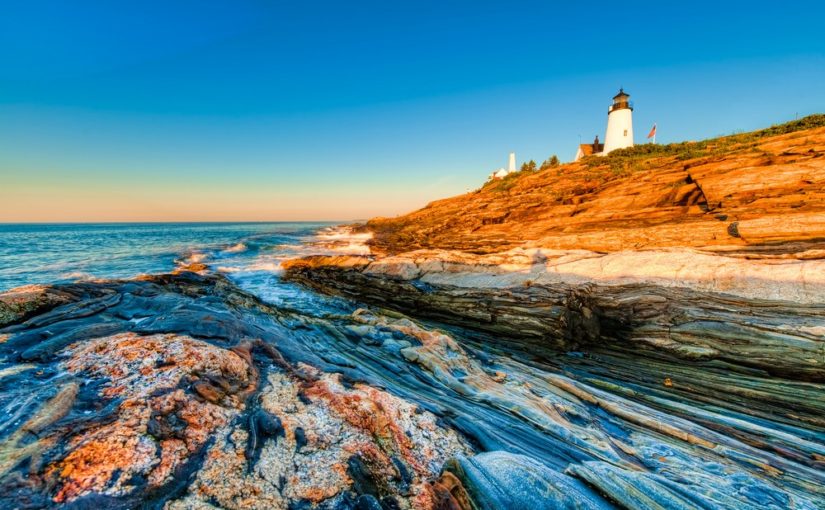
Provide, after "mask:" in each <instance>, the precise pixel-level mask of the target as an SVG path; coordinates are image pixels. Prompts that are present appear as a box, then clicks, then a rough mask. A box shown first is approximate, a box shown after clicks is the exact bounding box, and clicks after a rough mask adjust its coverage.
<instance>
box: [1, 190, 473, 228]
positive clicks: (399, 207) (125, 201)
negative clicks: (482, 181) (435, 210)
mask: <svg viewBox="0 0 825 510" xmlns="http://www.w3.org/2000/svg"><path fill="white" fill-rule="evenodd" d="M7 184H8V183H7ZM453 188H456V186H455V184H454V183H453V186H444V187H438V188H434V187H432V186H421V187H418V188H417V187H404V186H401V187H399V188H397V189H385V188H382V189H376V188H373V187H369V186H365V187H363V188H361V189H357V188H351V189H329V188H323V187H319V189H314V190H306V189H303V190H300V191H296V190H287V189H281V190H279V189H274V188H271V187H270V186H268V185H262V186H261V187H260V188H258V189H249V188H238V189H223V190H221V189H214V187H212V186H209V187H205V186H198V185H192V186H185V185H184V186H181V185H171V186H165V187H159V188H158V187H146V186H113V185H111V184H110V183H101V185H100V186H99V187H94V188H91V187H89V186H82V185H79V184H78V185H74V186H72V185H71V184H68V183H54V184H38V185H37V186H34V185H31V184H25V183H11V185H3V186H0V204H2V206H1V207H0V223H63V222H70V223H71V222H76V223H82V222H101V221H105V222H163V221H169V222H186V221H301V220H304V221H323V220H329V221H346V220H356V219H368V218H371V217H374V216H395V215H398V214H403V213H405V212H409V211H413V210H415V209H419V208H421V207H424V206H425V205H426V204H427V203H428V202H430V201H432V200H435V199H438V198H444V197H447V196H450V195H455V194H458V193H461V192H462V191H464V190H461V189H453ZM205 204H208V205H205Z"/></svg>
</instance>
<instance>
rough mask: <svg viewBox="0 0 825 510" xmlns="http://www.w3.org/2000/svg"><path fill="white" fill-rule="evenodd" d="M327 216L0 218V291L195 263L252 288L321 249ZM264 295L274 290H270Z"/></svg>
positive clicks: (327, 233)
mask: <svg viewBox="0 0 825 510" xmlns="http://www.w3.org/2000/svg"><path fill="white" fill-rule="evenodd" d="M334 225H335V224H334V223H303V222H299V223H288V222H275V223H122V224H113V223H101V224H2V225H0V291H3V290H8V289H11V288H14V287H19V286H22V285H30V284H49V283H59V282H71V281H77V280H92V279H112V278H132V277H135V276H138V275H141V274H156V273H166V272H170V271H173V270H174V269H176V268H177V267H179V266H181V265H185V264H188V263H191V262H202V263H204V264H207V265H208V266H209V267H210V269H212V270H214V271H217V272H221V273H224V274H226V275H227V276H229V277H230V278H231V279H232V280H233V281H235V282H236V283H237V284H239V285H240V286H241V287H242V288H245V289H246V290H250V291H253V292H255V293H256V294H258V295H267V294H271V293H272V289H268V288H267V287H268V286H269V285H270V284H272V283H273V282H276V281H277V275H278V272H279V264H280V262H281V261H282V260H284V259H286V258H290V257H293V256H296V255H301V254H308V253H312V252H315V251H317V252H323V251H324V248H322V247H321V246H320V245H318V244H316V243H313V241H314V240H322V239H325V240H327V241H328V240H329V239H330V238H334V237H335V236H336V235H340V234H338V233H336V230H335V229H334V228H333V227H334ZM269 297H270V298H271V299H274V298H276V297H277V296H273V295H270V296H269Z"/></svg>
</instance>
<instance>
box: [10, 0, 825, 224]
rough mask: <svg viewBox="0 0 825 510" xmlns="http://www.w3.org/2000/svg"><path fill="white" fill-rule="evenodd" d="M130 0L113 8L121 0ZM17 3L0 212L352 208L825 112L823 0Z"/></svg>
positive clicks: (226, 214) (331, 215) (329, 215)
mask: <svg viewBox="0 0 825 510" xmlns="http://www.w3.org/2000/svg"><path fill="white" fill-rule="evenodd" d="M118 4H120V5H118ZM170 4H173V2H153V1H144V2H130V3H125V2H122V3H118V2H41V1H30V2H17V3H15V4H8V5H4V6H3V12H4V15H3V18H2V19H0V62H2V64H3V65H0V203H3V204H5V205H3V206H2V207H0V221H122V220H131V221H139V220H220V219H224V220H242V219H244V220H277V219H285V220H287V219H288V220H292V219H307V220H314V219H332V220H346V219H354V218H365V217H370V216H374V215H394V214H398V213H402V212H405V211H407V210H410V209H413V208H416V207H419V206H423V205H424V204H425V203H426V202H428V201H430V200H432V199H435V198H439V197H444V196H449V195H452V194H456V193H461V192H464V191H466V190H468V189H473V188H476V187H478V186H479V185H481V184H482V183H483V181H484V179H485V177H486V175H487V174H488V173H489V172H490V171H491V170H493V169H495V168H497V167H500V166H503V165H504V164H505V163H506V157H507V152H509V151H510V150H514V151H516V153H517V156H518V159H519V160H520V161H521V160H526V159H535V160H538V161H540V160H542V159H544V158H546V157H548V156H549V155H551V154H558V155H559V157H561V158H562V160H567V159H570V158H572V156H573V154H574V153H575V147H576V144H577V143H579V136H581V137H582V139H583V140H584V141H590V140H592V138H593V136H594V135H596V134H599V135H601V136H603V133H604V127H605V122H606V112H607V105H608V104H609V101H610V98H611V97H612V96H613V94H615V92H616V90H617V89H618V88H619V86H623V87H624V88H625V89H626V90H627V91H628V92H629V93H630V94H631V95H632V99H633V100H634V102H635V105H636V109H635V111H634V123H635V128H636V141H637V143H638V142H642V141H643V139H644V135H645V134H646V132H647V130H648V129H649V128H650V126H651V125H652V123H653V122H657V123H658V126H659V135H658V141H659V142H668V141H681V140H685V139H700V138H704V137H709V136H714V135H718V134H722V133H730V132H732V131H736V130H749V129H755V128H759V127H763V126H767V125H770V124H772V123H777V122H782V121H785V120H789V119H792V118H794V117H795V116H796V115H799V116H802V115H806V114H810V113H815V112H823V111H825V85H823V84H825V36H823V32H822V29H821V23H822V19H825V5H823V4H822V2H794V3H793V6H790V4H788V3H771V4H767V3H759V4H758V6H757V4H755V3H753V2H738V1H734V2H713V3H711V2H691V3H689V4H688V3H681V4H670V3H665V2H632V1H623V2H598V1H594V2H587V3H582V4H581V6H578V5H573V3H572V2H569V3H566V4H567V5H563V6H557V5H552V4H551V3H550V2H483V1H482V2H478V1H477V2H458V1H455V2H359V3H357V5H352V4H355V3H351V4H344V3H343V2H335V3H332V2H330V3H326V2H300V5H298V4H299V3H298V2H295V3H294V4H295V5H292V6H283V5H279V4H278V3H276V2H263V1H256V2H208V1H201V2H174V6H172V5H170Z"/></svg>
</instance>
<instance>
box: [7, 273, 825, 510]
mask: <svg viewBox="0 0 825 510" xmlns="http://www.w3.org/2000/svg"><path fill="white" fill-rule="evenodd" d="M355 267H358V265H356V266H355ZM347 270H348V271H354V270H353V269H352V268H350V269H347ZM359 273H360V271H359ZM383 280H386V281H388V280H387V279H386V278H383ZM330 281H331V280H330ZM341 281H343V280H341ZM404 284H405V285H411V286H413V287H416V286H417V287H416V288H419V287H420V289H423V290H422V292H429V293H431V294H438V293H439V292H441V289H439V288H438V287H437V285H436V284H437V282H435V281H433V282H430V283H427V282H420V283H414V284H413V283H410V282H405V283H404ZM393 285H394V284H393ZM387 288H388V289H390V290H391V291H392V292H394V293H398V289H397V288H396V287H394V286H391V287H387ZM521 288H526V287H524V286H521ZM530 288H532V287H530ZM52 293H53V294H54V295H55V296H65V295H70V296H72V298H71V299H69V300H66V301H59V300H57V298H54V299H53V300H51V301H50V299H52V298H50V297H49V296H50V294H52ZM374 295H376V296H383V297H382V299H384V300H385V301H384V302H383V303H382V305H383V306H384V307H389V306H390V305H393V306H392V307H394V308H397V309H400V308H401V307H399V306H395V305H394V303H395V302H394V301H393V300H392V299H390V298H389V294H378V293H376V294H374ZM18 296H19V295H18ZM36 296H38V297H37V298H36V299H37V300H39V302H45V303H49V304H48V305H43V306H41V305H38V306H36V307H34V308H32V309H31V310H32V311H29V312H27V313H26V314H25V315H22V316H18V317H17V318H16V319H12V320H11V321H10V322H9V323H7V324H6V325H5V326H4V327H3V328H2V329H0V335H3V337H2V338H4V341H3V342H2V343H0V355H1V356H2V364H0V402H2V411H3V413H2V416H0V504H1V505H2V506H3V507H4V508H49V507H57V506H61V507H68V508H143V507H150V508H151V507H154V508H168V509H205V508H233V509H234V508H283V509H303V508H323V509H362V508H368V509H378V508H381V509H384V510H386V509H395V508H401V509H405V508H422V509H457V508H458V509H470V508H473V509H476V508H616V507H624V508H633V509H636V508H749V507H759V508H775V509H779V508H801V509H814V508H821V507H822V506H823V504H825V492H824V491H823V489H822V487H823V486H825V476H823V472H825V470H823V467H824V466H823V459H825V422H823V418H822V417H823V416H825V403H824V402H825V399H823V398H822V395H823V385H822V383H821V382H817V381H816V380H815V379H816V378H815V377H813V378H812V377H809V375H808V374H810V373H811V372H810V370H809V371H808V372H805V370H802V371H800V373H799V374H798V375H796V376H793V377H791V376H792V375H793V374H790V373H789V374H787V375H783V373H780V372H778V371H771V370H768V369H766V368H759V367H755V366H753V364H751V365H749V366H746V365H745V364H742V363H739V364H737V363H730V362H729V361H728V360H726V359H723V358H721V357H701V356H698V357H695V358H694V359H692V360H691V362H690V363H686V362H685V361H684V359H682V360H680V359H677V358H674V357H673V356H670V355H668V353H667V352H662V351H660V350H657V349H653V350H651V353H653V354H651V355H645V356H641V355H639V353H638V352H636V350H635V349H629V348H628V349H622V348H617V347H616V345H614V344H610V343H600V342H597V341H596V340H598V339H599V338H602V337H604V336H605V334H606V332H607V331H608V330H607V329H606V328H607V326H609V324H607V323H603V322H599V323H598V324H597V326H598V328H599V329H598V330H594V331H596V332H593V333H587V334H592V335H593V337H592V339H591V338H589V337H581V338H571V339H567V338H564V337H563V340H561V341H560V342H559V343H558V344H550V345H548V344H544V343H541V342H536V341H535V338H534V339H533V340H529V341H528V340H526V338H527V337H525V336H518V335H515V334H511V333H512V332H513V331H516V330H518V329H519V328H518V327H517V326H510V328H511V330H509V331H508V332H504V331H499V330H495V329H487V330H486V331H485V330H484V328H480V329H464V328H459V327H454V326H449V325H445V324H441V323H436V322H419V321H418V320H417V319H413V318H410V317H408V316H405V315H402V314H399V313H397V312H392V311H389V310H387V309H386V308H384V307H380V308H379V307H373V308H368V307H364V306H363V305H359V304H357V303H354V302H352V301H345V300H340V299H333V298H323V297H322V296H317V297H316V298H315V299H314V300H313V301H311V303H313V304H312V306H308V305H301V306H299V307H296V308H294V309H291V308H286V307H280V308H275V307H273V306H270V305H268V304H266V303H264V302H262V301H260V300H259V299H257V298H256V297H254V296H252V295H250V294H248V293H246V292H244V291H242V290H240V289H239V288H237V287H235V286H234V285H233V284H232V283H231V282H229V281H228V280H226V279H225V278H223V277H220V276H211V275H208V274H196V273H192V272H185V271H184V272H180V273H178V274H172V275H159V276H153V277H144V278H140V279H137V280H131V281H110V282H98V283H82V284H67V285H59V286H54V287H44V288H42V289H40V290H38V292H37V293H36ZM519 298H520V297H519ZM3 299H6V295H2V296H0V300H3ZM15 299H16V298H15ZM476 301H479V300H478V299H477V298H476ZM307 302H309V301H307ZM378 302H379V301H378V300H375V301H374V303H378ZM652 302H654V303H655V302H656V301H655V300H652ZM18 303H19V301H18ZM301 303H306V302H303V301H302V302H301ZM588 303H589V302H588ZM587 306H588V307H589V306H593V307H594V308H593V309H594V310H595V309H596V308H595V306H596V305H592V304H588V305H587ZM719 306H721V305H719ZM806 306H809V305H806ZM528 308H529V307H528ZM539 308H540V307H537V309H539ZM468 309H469V308H468ZM582 310H583V308H582ZM410 311H411V312H415V315H416V317H419V318H429V319H428V320H431V319H432V318H433V317H435V318H441V319H443V318H444V317H443V316H441V315H438V314H427V313H420V312H422V310H410ZM580 313H581V314H582V319H581V322H580V323H578V326H576V328H577V329H579V330H587V329H588V328H589V327H590V326H588V322H587V320H586V317H585V312H583V311H582V312H580ZM518 314H521V315H524V311H518ZM805 314H808V315H805ZM805 314H802V315H805V316H806V317H807V316H814V317H815V316H816V315H815V314H813V315H810V311H807V312H805ZM411 315H412V313H411ZM513 315H514V316H515V315H517V313H516V310H515V308H513ZM525 320H526V321H527V322H530V320H531V319H525ZM567 320H570V319H567ZM545 321H550V319H546V318H543V319H541V320H538V321H535V322H533V323H534V324H539V325H540V324H542V323H543V322H545ZM550 322H551V321H550ZM594 327H595V326H594ZM808 327H810V328H816V327H817V326H816V325H808ZM573 330H574V329H573V328H571V329H570V331H573ZM811 331H817V330H816V329H813V330H811ZM584 334H585V333H582V335H584ZM698 334H699V333H697V335H698ZM566 342H580V344H581V345H582V347H583V349H582V350H578V351H570V350H569V349H559V347H564V346H569V345H572V344H567V343H566ZM577 345H578V344H577ZM585 348H586V349H585Z"/></svg>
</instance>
